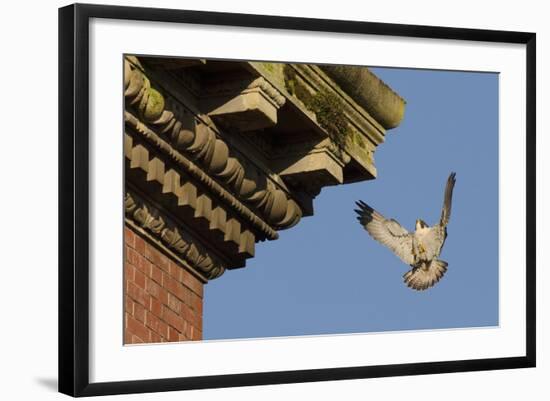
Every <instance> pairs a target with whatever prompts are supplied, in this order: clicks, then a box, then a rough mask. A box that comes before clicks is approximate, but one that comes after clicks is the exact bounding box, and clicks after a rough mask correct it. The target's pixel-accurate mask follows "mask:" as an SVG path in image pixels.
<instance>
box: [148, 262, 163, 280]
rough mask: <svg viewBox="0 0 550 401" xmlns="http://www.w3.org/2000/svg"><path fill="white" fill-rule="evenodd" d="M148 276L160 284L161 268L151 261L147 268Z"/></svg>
mask: <svg viewBox="0 0 550 401" xmlns="http://www.w3.org/2000/svg"><path fill="white" fill-rule="evenodd" d="M149 277H151V278H152V279H153V280H154V281H156V282H157V283H158V284H162V270H160V269H159V268H158V267H156V266H155V265H154V264H152V263H151V265H150V270H149Z"/></svg>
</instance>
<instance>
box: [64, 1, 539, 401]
mask: <svg viewBox="0 0 550 401" xmlns="http://www.w3.org/2000/svg"><path fill="white" fill-rule="evenodd" d="M91 18H106V19H120V20H140V21H162V22H176V23H191V24H206V25H217V26H239V27H251V28H274V29H285V30H305V31H324V32H337V33H353V34H370V35H387V36H402V37H415V38H438V39H453V40H469V41H485V42H501V43H516V44H524V45H525V46H526V60H525V61H526V71H527V73H526V79H527V81H526V88H527V90H526V94H525V95H526V105H527V109H526V120H527V126H526V133H527V137H526V139H525V140H526V146H527V166H526V171H527V181H526V184H527V194H526V201H527V210H526V230H527V231H526V233H527V244H526V246H527V248H526V251H527V260H526V266H527V269H526V271H527V273H526V274H527V277H526V317H527V324H526V327H525V330H526V353H525V355H524V356H521V357H509V358H495V359H475V360H457V361H445V362H428V363H406V364H398V365H383V366H355V367H346V368H330V369H313V370H296V371H284V372H262V373H247V374H229V375H218V376H200V377H182V378H166V379H154V380H133V381H123V382H103V383H90V381H89V337H88V329H89V316H88V309H89V291H88V284H89V278H88V273H89V266H88V260H89V258H88V257H89V231H88V230H89V194H90V189H89V181H88V177H89V148H88V140H89V132H88V127H89V121H88V110H89V104H88V96H89V87H88V84H89V74H88V73H89V71H88V61H89V52H88V51H89V32H88V28H89V22H90V19H91ZM535 48H536V35H535V33H526V32H509V31H494V30H479V29H463V28H447V27H435V26H416V25H401V24H387V23H371V22H358V21H337V20H324V19H309V18H296V17H279V16H266V15H245V14H231V13H219V12H202V11H184V10H172V9H155V8H137V7H120V6H105V5H86V4H75V5H69V6H66V7H63V8H60V9H59V391H60V392H62V393H65V394H68V395H71V396H94V395H107V394H123V393H139V392H160V391H173V390H187V389H203V388H218V387H235V386H252V385H264V384H279V383H294V382H314V381H324V380H343V379H359V378H372V377H383V376H400V375H421V374H433V373H449V372H464V371H480V370H493V369H513V368H527V367H534V366H535V361H536V358H535V353H536V352H535V349H536V338H535V327H536V326H535V325H536V320H535V297H536V294H535V274H536V273H535V266H536V260H535V246H536V245H535V244H536V237H535V236H536V234H535V231H536V228H535V225H536V215H535V213H536V212H535V210H536V208H535V206H536V205H535V164H536V161H535V154H536V152H535V146H536V140H535V120H536V114H535V113H536V111H535V110H536V107H535V106H536V105H535V101H536V100H535V99H536V92H535V91H536V70H535V64H536V50H535Z"/></svg>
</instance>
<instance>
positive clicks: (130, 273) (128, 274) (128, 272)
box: [124, 263, 136, 281]
mask: <svg viewBox="0 0 550 401" xmlns="http://www.w3.org/2000/svg"><path fill="white" fill-rule="evenodd" d="M135 270H136V268H135V267H134V266H132V265H131V264H130V263H124V279H125V280H126V281H134V277H135V274H134V272H135Z"/></svg>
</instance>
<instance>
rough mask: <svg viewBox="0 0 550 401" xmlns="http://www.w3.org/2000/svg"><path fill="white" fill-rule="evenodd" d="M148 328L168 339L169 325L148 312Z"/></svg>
mask: <svg viewBox="0 0 550 401" xmlns="http://www.w3.org/2000/svg"><path fill="white" fill-rule="evenodd" d="M146 320H147V321H146V322H145V324H146V326H147V327H149V328H150V329H151V330H153V331H154V332H156V333H158V334H159V335H161V336H163V337H168V325H167V324H166V323H164V322H163V321H162V320H160V319H159V318H158V317H157V316H155V315H153V314H152V313H151V312H147V316H146Z"/></svg>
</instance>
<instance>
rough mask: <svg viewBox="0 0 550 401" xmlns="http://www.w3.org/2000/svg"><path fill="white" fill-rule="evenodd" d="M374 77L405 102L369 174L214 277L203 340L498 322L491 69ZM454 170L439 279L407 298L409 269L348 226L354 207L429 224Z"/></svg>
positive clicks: (494, 79)
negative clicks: (360, 204)
mask: <svg viewBox="0 0 550 401" xmlns="http://www.w3.org/2000/svg"><path fill="white" fill-rule="evenodd" d="M372 70H373V71H374V72H375V73H376V74H377V75H378V76H379V77H380V78H382V79H383V80H384V81H385V82H386V83H388V84H389V85H390V86H391V87H392V88H393V89H395V90H396V91H397V92H398V93H399V94H400V95H401V96H403V97H404V98H405V99H406V101H407V107H406V111H405V118H404V120H403V122H402V123H401V125H400V126H399V127H398V128H396V129H393V130H391V131H389V132H388V134H387V136H386V141H385V142H384V143H383V144H381V145H380V146H379V147H378V149H377V151H376V154H375V161H376V166H377V169H378V177H377V179H376V180H373V181H365V182H360V183H355V184H350V185H344V186H336V187H329V188H325V189H323V190H322V192H321V193H320V194H319V196H317V198H316V199H315V203H314V205H315V214H314V215H313V216H311V217H307V218H304V219H302V221H301V222H300V223H299V224H298V225H297V226H295V227H293V228H291V229H289V230H285V231H281V232H280V238H279V239H278V240H277V241H272V242H264V243H260V244H257V247H256V256H255V257H254V258H253V259H251V260H248V262H247V267H246V268H244V269H239V270H233V271H228V272H226V273H225V274H224V275H223V276H222V277H220V278H219V279H216V280H213V281H211V282H210V283H209V284H208V285H207V286H206V288H205V304H204V339H205V340H209V339H231V338H256V337H274V336H296V335H316V334H337V333H360V332H373V331H387V330H414V329H434V328H455V327H476V326H494V325H498V74H491V73H473V72H451V71H431V70H412V69H389V68H373V69H372ZM451 171H456V173H457V177H456V178H457V183H456V187H455V191H454V199H453V215H452V218H451V222H450V224H449V227H448V232H449V237H448V238H447V241H446V243H445V247H444V249H443V252H442V255H441V259H443V260H446V261H447V262H448V263H449V268H448V272H447V274H446V275H445V277H443V279H442V280H441V281H440V282H439V283H438V284H437V285H436V286H435V287H433V288H431V289H429V290H427V291H424V292H416V291H413V290H411V289H409V288H407V287H406V286H405V284H403V281H402V275H403V274H404V273H405V271H407V270H408V266H406V265H404V264H403V263H402V262H401V261H400V260H399V259H398V258H397V257H396V256H394V255H393V254H392V253H391V251H389V250H388V249H386V248H385V247H383V246H382V245H380V244H378V243H377V242H375V241H374V240H373V239H372V238H371V237H370V236H369V235H368V234H367V232H366V231H364V230H363V228H362V227H361V226H360V225H359V224H358V223H357V221H356V219H355V213H354V211H353V209H354V202H355V201H356V200H358V199H362V200H364V201H365V202H367V203H368V204H370V205H371V206H372V207H374V208H375V209H377V210H378V211H380V212H381V213H382V214H383V215H385V216H386V217H388V218H389V217H392V218H395V219H396V220H398V221H399V222H400V223H401V224H402V225H403V226H404V227H405V228H407V229H409V230H413V229H414V222H415V220H416V218H422V219H423V220H425V221H426V222H427V223H428V224H434V223H436V222H437V221H438V219H439V215H440V212H441V206H442V201H443V190H444V186H445V182H446V179H447V176H448V175H449V173H450V172H451Z"/></svg>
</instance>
